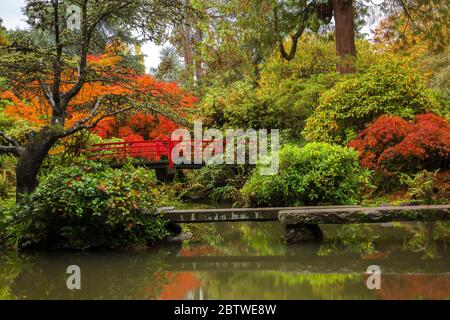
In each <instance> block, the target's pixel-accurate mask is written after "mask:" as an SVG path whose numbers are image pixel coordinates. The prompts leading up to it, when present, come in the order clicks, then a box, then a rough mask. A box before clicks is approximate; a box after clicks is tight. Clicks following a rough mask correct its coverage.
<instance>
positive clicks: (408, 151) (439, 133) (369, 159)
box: [349, 114, 450, 172]
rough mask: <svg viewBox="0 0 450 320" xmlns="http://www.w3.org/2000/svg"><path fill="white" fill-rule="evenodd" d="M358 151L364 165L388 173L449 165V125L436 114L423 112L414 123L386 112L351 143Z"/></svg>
mask: <svg viewBox="0 0 450 320" xmlns="http://www.w3.org/2000/svg"><path fill="white" fill-rule="evenodd" d="M349 147H353V148H355V149H356V150H358V152H359V156H360V161H361V165H362V166H364V167H367V168H370V169H374V170H381V171H386V172H393V171H416V170H421V169H436V168H442V167H445V166H447V165H448V156H449V152H450V124H449V122H448V121H447V120H446V119H444V118H442V117H439V116H437V115H434V114H420V115H417V116H416V119H415V122H409V121H407V120H405V119H402V118H400V117H398V116H387V115H383V116H381V117H379V118H378V119H376V120H375V121H374V122H373V123H372V124H371V125H370V126H369V127H367V128H366V129H364V130H363V131H362V132H361V133H360V134H359V135H358V137H357V138H356V139H355V140H353V141H351V142H350V143H349Z"/></svg>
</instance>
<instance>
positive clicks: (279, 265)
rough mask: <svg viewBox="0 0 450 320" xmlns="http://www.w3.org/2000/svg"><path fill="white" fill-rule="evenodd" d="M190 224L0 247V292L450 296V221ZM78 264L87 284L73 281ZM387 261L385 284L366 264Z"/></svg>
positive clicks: (12, 295) (49, 295)
mask: <svg viewBox="0 0 450 320" xmlns="http://www.w3.org/2000/svg"><path fill="white" fill-rule="evenodd" d="M191 228H193V229H192V231H193V232H194V233H195V234H197V235H198V234H200V235H201V236H200V237H196V239H194V240H191V241H189V242H187V243H184V244H182V245H181V244H174V245H170V246H159V247H156V248H152V249H150V250H147V251H140V252H114V253H111V252H110V253H104V252H95V253H94V252H90V253H73V252H65V253H61V252H55V253H42V252H22V253H20V254H16V253H6V252H3V253H0V299H417V298H420V299H447V298H450V250H449V249H448V247H447V244H448V243H449V235H450V228H449V224H437V225H431V226H430V225H429V224H393V225H382V226H346V227H333V226H325V227H324V228H323V231H324V233H325V235H326V237H327V240H326V241H325V242H324V243H323V244H321V245H301V246H286V245H284V243H283V241H282V235H283V228H282V226H281V225H280V224H278V223H221V224H209V225H201V226H200V225H199V226H196V227H191ZM73 264H75V265H79V266H80V267H81V272H82V289H81V290H79V291H70V290H68V289H67V288H66V278H67V274H66V268H67V266H69V265H73ZM372 264H376V265H379V266H380V267H381V268H382V271H383V274H382V289H381V290H368V289H367V287H366V279H367V275H366V274H365V271H366V269H367V267H368V266H369V265H372Z"/></svg>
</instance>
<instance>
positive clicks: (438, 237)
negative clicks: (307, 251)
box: [318, 222, 450, 259]
mask: <svg viewBox="0 0 450 320" xmlns="http://www.w3.org/2000/svg"><path fill="white" fill-rule="evenodd" d="M387 225H389V227H386V224H384V225H343V226H323V227H322V229H325V236H326V239H325V241H324V242H323V244H322V246H321V248H320V250H319V252H318V254H319V255H329V254H341V253H345V252H353V253H359V254H361V256H362V257H363V258H364V259H379V258H385V257H388V256H389V255H391V253H392V252H394V251H396V250H403V251H409V252H422V253H423V258H439V253H438V247H437V245H438V244H446V243H448V242H450V223H448V222H414V223H400V222H396V223H389V224H387Z"/></svg>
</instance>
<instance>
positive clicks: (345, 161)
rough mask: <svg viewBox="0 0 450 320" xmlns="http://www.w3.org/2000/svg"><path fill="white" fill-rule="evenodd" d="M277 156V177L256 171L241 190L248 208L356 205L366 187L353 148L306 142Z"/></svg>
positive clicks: (365, 173) (288, 146)
mask: <svg viewBox="0 0 450 320" xmlns="http://www.w3.org/2000/svg"><path fill="white" fill-rule="evenodd" d="M279 155H280V168H279V173H278V174H277V175H272V176H263V175H261V174H260V170H259V168H256V170H255V171H254V173H253V175H252V176H251V178H250V179H249V180H248V181H247V183H246V184H245V185H244V187H243V188H242V195H243V197H244V198H245V200H246V202H247V204H248V205H255V206H277V205H278V206H297V205H316V204H356V203H358V201H359V200H360V199H361V197H362V193H363V190H364V188H365V187H367V186H368V185H369V183H368V181H369V175H370V172H369V171H368V170H365V169H362V168H361V167H360V166H359V163H358V154H357V153H356V151H354V150H352V149H349V148H346V147H341V146H334V145H330V144H327V143H309V144H307V145H305V146H304V147H299V146H296V145H286V146H284V147H283V148H282V149H281V150H280V153H279Z"/></svg>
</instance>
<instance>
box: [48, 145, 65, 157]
mask: <svg viewBox="0 0 450 320" xmlns="http://www.w3.org/2000/svg"><path fill="white" fill-rule="evenodd" d="M64 150H65V147H64V146H56V147H54V148H53V149H51V150H50V151H49V152H48V154H49V155H51V156H54V155H58V154H61V153H63V152H64Z"/></svg>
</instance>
